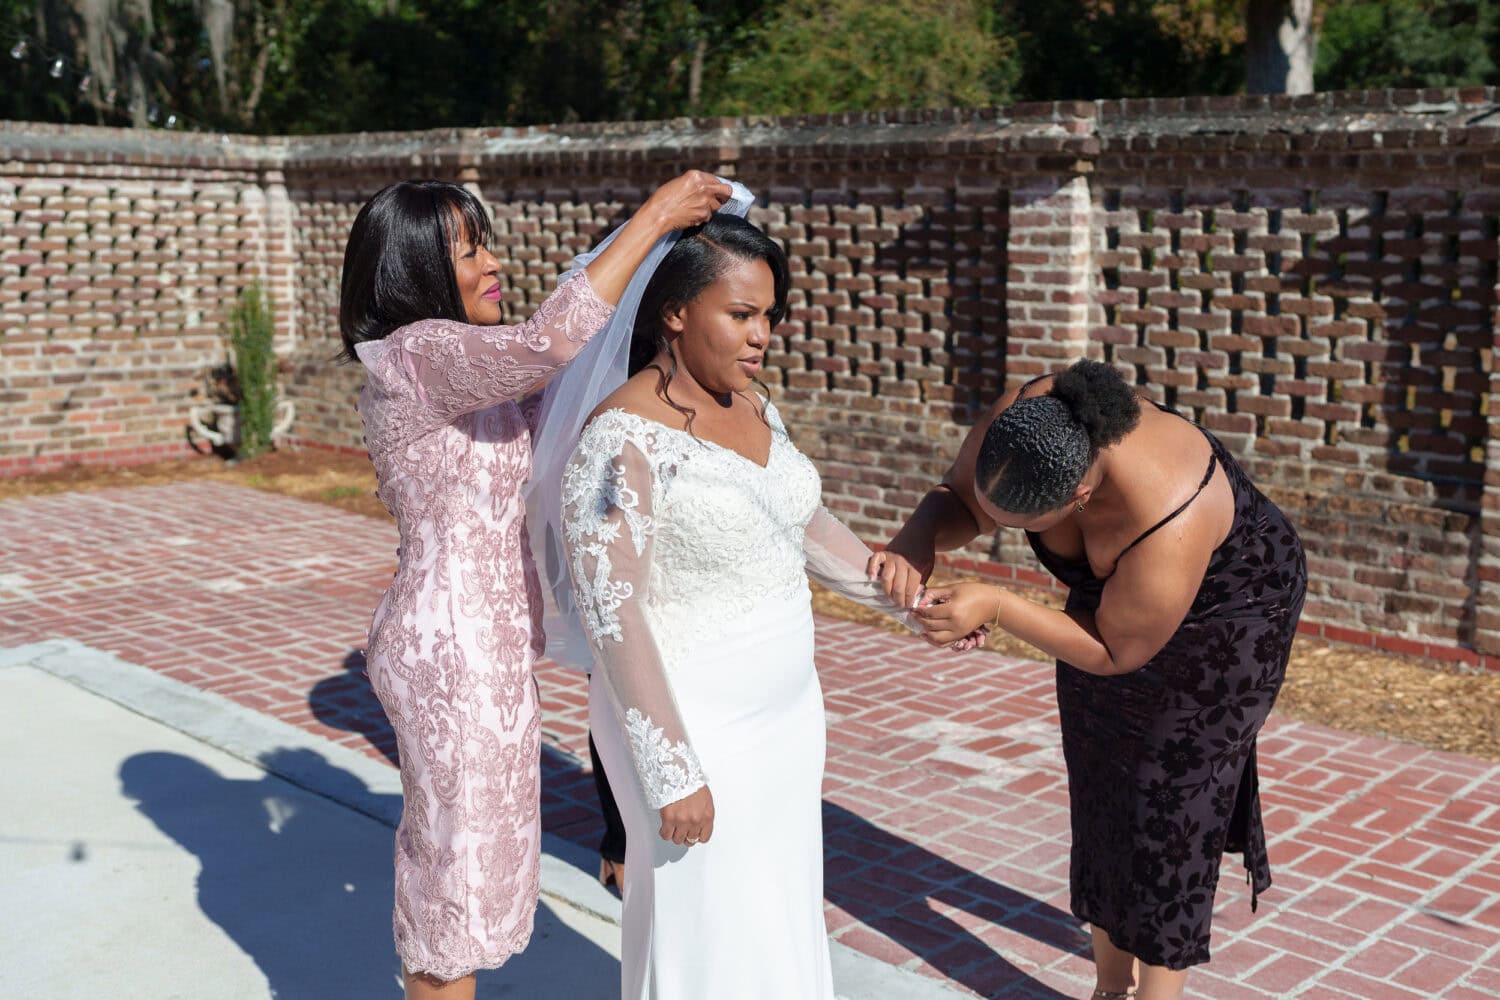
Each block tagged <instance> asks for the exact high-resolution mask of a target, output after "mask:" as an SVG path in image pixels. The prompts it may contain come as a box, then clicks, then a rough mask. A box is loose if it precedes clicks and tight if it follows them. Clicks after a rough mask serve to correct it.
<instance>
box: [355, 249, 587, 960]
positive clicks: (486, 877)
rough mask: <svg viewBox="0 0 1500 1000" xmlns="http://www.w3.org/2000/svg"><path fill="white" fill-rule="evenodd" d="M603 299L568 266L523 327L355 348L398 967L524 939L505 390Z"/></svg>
mask: <svg viewBox="0 0 1500 1000" xmlns="http://www.w3.org/2000/svg"><path fill="white" fill-rule="evenodd" d="M610 313H611V309H610V307H609V306H608V305H607V304H606V303H604V302H603V301H601V300H600V299H599V297H598V296H597V295H595V294H594V292H593V288H592V286H591V285H590V284H589V282H588V280H587V277H586V276H582V277H579V278H575V279H573V280H570V281H568V282H567V283H566V284H565V285H563V286H562V287H561V288H559V289H558V290H557V292H555V293H554V294H553V295H552V296H551V297H550V298H548V299H547V301H546V302H544V303H543V304H542V306H541V308H539V309H538V310H537V312H536V314H535V315H534V316H533V317H532V318H531V319H530V320H528V321H527V322H526V323H523V324H521V325H519V326H514V327H475V326H468V325H465V324H461V323H452V322H447V321H438V320H430V321H424V322H421V323H415V324H412V325H411V326H407V327H403V328H402V329H399V330H396V331H395V332H393V333H392V334H391V335H390V336H389V337H387V338H385V339H384V340H380V341H371V342H369V343H364V344H360V345H358V347H357V351H358V354H359V357H360V360H361V361H362V362H363V363H364V364H365V367H366V369H367V375H368V379H367V383H366V385H365V388H364V391H363V392H362V393H361V395H360V402H359V410H360V416H361V418H362V419H363V421H364V427H365V442H366V445H367V446H368V448H369V450H370V457H371V460H372V461H373V462H374V464H375V470H376V473H377V474H378V476H379V481H380V490H379V493H380V498H381V500H382V501H383V502H384V503H385V505H386V507H387V508H389V510H390V511H391V513H392V514H393V515H395V517H396V522H397V526H398V528H399V529H400V535H401V548H400V550H399V552H398V566H397V569H396V574H395V577H394V578H393V579H392V581H391V584H390V587H389V588H388V589H387V590H386V593H385V596H384V598H383V599H382V600H381V603H380V607H379V608H378V609H377V610H376V612H375V616H374V620H373V621H372V622H371V626H370V638H369V642H368V648H367V650H366V653H365V658H366V662H367V667H368V671H369V676H370V683H371V686H372V687H373V688H374V691H375V694H376V697H378V698H379V699H380V703H381V706H382V707H383V708H384V709H385V713H386V716H387V717H388V718H389V719H390V722H391V727H392V729H394V731H395V734H396V740H397V743H398V745H399V748H400V764H401V786H402V793H403V809H402V815H401V822H400V825H399V826H398V827H397V831H396V858H395V913H394V919H393V924H394V931H395V937H396V950H397V952H398V953H399V954H400V956H401V959H402V961H403V962H404V963H405V965H406V967H407V969H408V970H409V971H412V972H422V973H430V974H432V975H434V976H437V977H439V978H442V979H450V980H451V979H457V978H460V977H462V976H465V975H467V974H469V973H470V972H473V971H474V970H476V969H481V968H494V967H495V966H498V965H500V964H501V963H503V962H504V961H505V960H506V959H507V958H509V957H510V956H511V955H512V954H514V953H515V952H517V951H519V950H521V949H522V948H524V947H525V946H526V943H527V941H528V940H529V939H530V937H531V930H532V918H533V913H534V912H535V909H536V899H537V891H538V885H539V877H540V869H539V848H540V839H541V828H540V822H539V816H538V808H539V803H540V780H539V771H538V763H539V755H540V752H541V728H540V720H539V713H538V705H537V698H536V687H535V683H534V682H533V680H532V677H531V667H532V663H533V662H534V660H535V659H536V657H537V656H538V655H539V654H540V653H541V649H542V641H543V637H542V634H541V630H540V610H541V588H540V583H539V581H538V579H537V574H536V570H535V568H534V566H533V565H532V562H531V559H530V552H531V547H530V545H529V544H528V543H527V538H526V525H525V506H524V504H523V503H522V502H521V497H520V490H521V486H522V484H523V483H525V481H526V479H527V477H528V476H529V475H530V472H531V444H530V433H529V431H528V428H527V424H526V420H525V419H524V417H523V415H522V411H521V409H520V408H519V407H518V406H517V405H516V402H515V400H517V399H518V398H519V397H520V396H521V395H522V394H523V393H524V392H525V391H526V390H528V389H530V388H532V387H534V386H535V384H536V383H537V382H538V381H539V380H541V379H543V378H545V377H546V376H547V375H549V374H550V373H552V372H555V371H556V370H557V369H558V368H559V367H560V366H561V365H562V364H564V363H565V362H567V361H568V360H569V359H570V358H571V357H572V356H573V354H575V353H576V352H577V351H578V349H579V348H580V347H581V346H582V343H584V342H585V341H586V340H587V338H588V336H589V334H590V333H592V332H593V331H596V330H598V329H599V328H600V327H602V326H603V325H604V323H605V322H606V321H607V320H608V318H609V316H610Z"/></svg>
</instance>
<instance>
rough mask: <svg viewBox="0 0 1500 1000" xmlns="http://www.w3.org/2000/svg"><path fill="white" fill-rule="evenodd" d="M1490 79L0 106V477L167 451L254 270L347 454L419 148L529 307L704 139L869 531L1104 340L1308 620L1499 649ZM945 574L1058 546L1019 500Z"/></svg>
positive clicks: (781, 389)
mask: <svg viewBox="0 0 1500 1000" xmlns="http://www.w3.org/2000/svg"><path fill="white" fill-rule="evenodd" d="M1496 103H1497V101H1496V93H1495V92H1494V91H1492V90H1489V89H1484V88H1479V89H1471V90H1462V91H1423V92H1402V91H1389V92H1373V93H1368V94H1335V95H1313V96H1311V97H1304V98H1295V99H1292V98H1261V97H1253V98H1234V99H1228V98H1224V99H1220V98H1213V99H1174V100H1152V101H1140V102H1129V101H1127V102H1097V103H1083V102H1068V103H1060V104H1044V105H1024V106H1016V107H1012V108H1003V109H984V110H979V111H940V112H925V111H924V112H890V113H867V114H850V115H833V116H821V117H814V116H800V117H795V118H786V119H776V120H747V121H743V122H733V121H723V120H705V121H700V122H691V123H683V122H673V123H627V124H618V123H616V124H597V125H578V126H559V127H557V128H536V129H525V130H510V129H488V130H477V129H476V130H439V131H434V132H430V133H421V134H386V135H372V136H359V137H345V136H334V137H310V138H270V139H251V138H239V139H234V140H225V139H220V138H217V137H202V136H177V135H171V136H169V135H162V134H146V135H143V134H141V133H136V132H131V131H129V130H110V129H87V128H61V127H53V126H34V125H17V124H4V123H0V163H3V164H4V165H5V166H4V168H3V170H0V377H3V380H4V381H3V385H0V400H3V402H4V404H5V406H6V415H7V417H13V419H12V420H10V422H9V423H8V424H7V425H6V426H5V427H4V428H3V429H0V474H4V473H6V472H9V473H14V472H17V471H23V470H25V469H34V468H40V467H46V466H48V465H53V464H59V463H62V462H69V461H89V460H100V461H102V460H109V461H121V460H130V459H136V458H142V457H148V456H150V455H152V454H159V453H161V452H162V450H163V449H173V448H178V447H180V442H181V440H182V432H183V424H184V422H185V410H186V406H187V404H188V402H189V401H190V400H191V393H192V390H193V389H194V388H195V387H196V386H197V385H198V384H199V383H200V381H201V377H202V373H203V371H204V370H205V369H206V368H207V367H208V366H209V365H211V364H213V363H215V362H217V361H219V360H222V358H223V346H222V340H221V337H220V326H221V324H222V319H223V315H224V310H225V308H226V307H227V306H228V304H229V302H230V301H231V300H232V297H233V295H234V294H235V293H236V292H237V291H238V289H239V288H240V287H242V286H243V284H244V283H245V282H246V281H248V279H249V278H250V277H251V276H259V277H261V278H262V279H263V280H264V281H266V283H267V285H268V287H269V288H271V289H272V292H273V295H274V296H275V298H276V304H277V308H278V322H279V327H280V331H281V334H282V336H281V339H280V340H279V341H278V343H279V345H280V347H281V349H282V350H283V351H284V352H285V353H286V355H287V359H288V363H289V370H288V372H287V376H286V380H285V388H286V390H287V392H288V394H289V395H291V396H292V397H293V398H295V400H296V402H297V407H298V423H297V426H296V429H295V434H296V438H297V440H298V441H300V442H303V443H309V444H316V445H320V446H324V447H338V448H352V449H357V448H359V447H360V431H359V424H358V419H357V415H356V414H355V412H354V410H353V402H354V398H355V394H356V392H357V391H358V388H359V385H360V383H361V381H362V372H361V370H360V369H359V367H358V366H356V365H337V364H334V363H333V361H332V359H333V358H334V356H335V355H336V354H337V353H338V350H339V346H340V345H339V341H338V333H337V310H338V283H339V273H340V267H341V265H342V258H343V247H344V241H345V240H346V238H347V234H348V231H349V226H350V223H351V222H352V221H353V217H354V213H355V211H356V210H357V208H358V206H359V205H360V204H362V203H363V202H364V201H365V200H366V199H368V198H369V196H370V195H371V194H373V193H374V192H375V191H376V190H378V189H379V188H380V187H382V186H384V185H385V184H387V183H390V182H391V181H394V180H398V179H401V178H403V177H416V176H436V177H444V178H448V179H452V180H456V181H458V182H460V183H463V184H465V185H467V186H469V187H470V188H471V189H472V190H475V191H476V192H478V193H479V194H480V195H481V196H482V198H483V199H484V200H485V202H486V203H487V204H488V205H489V206H490V207H491V208H492V209H493V211H494V214H495V240H494V246H495V249H496V251H497V252H498V253H499V256H500V257H501V259H502V261H503V267H504V271H503V274H502V281H503V282H504V285H505V292H504V294H505V302H506V309H507V318H508V319H510V320H519V319H522V318H524V317H525V316H526V315H528V314H529V313H530V312H531V310H533V309H534V308H535V307H536V305H537V303H538V302H540V300H541V299H542V298H543V297H544V296H545V295H546V294H547V292H548V291H549V290H550V289H551V288H552V287H553V283H554V281H555V276H556V274H557V273H558V271H559V270H560V269H561V268H562V267H563V266H565V265H566V263H567V261H568V260H569V259H570V258H571V257H572V255H573V254H574V253H576V252H578V251H579V250H582V249H585V248H587V247H588V246H589V245H591V244H592V243H593V242H595V241H596V240H597V239H598V238H599V237H600V236H601V235H602V234H603V233H605V232H607V231H608V230H609V229H610V228H611V227H612V226H613V225H615V224H617V223H618V222H619V221H621V220H622V219H623V218H624V217H625V215H626V214H627V213H628V212H629V211H630V210H631V209H632V208H633V207H634V206H636V205H638V204H640V202H641V201H642V200H643V199H644V198H645V196H646V195H647V193H648V192H649V191H650V190H651V188H652V187H653V186H654V185H655V184H656V183H659V182H660V181H661V180H662V179H664V178H666V177H669V176H671V175H672V174H674V173H676V172H678V171H680V170H682V169H684V168H686V167H689V166H696V167H704V168H709V169H714V170H717V171H718V172H720V173H724V174H728V175H733V176H735V177H738V178H739V179H741V180H743V181H745V183H746V184H748V185H749V186H750V187H751V188H752V189H753V190H755V191H757V192H758V193H759V194H760V195H761V201H760V204H759V205H758V207H757V208H756V209H755V212H754V216H753V218H754V219H755V221H757V222H758V223H759V224H761V225H762V226H764V227H765V228H766V229H767V230H768V231H769V232H770V233H771V234H772V236H773V237H775V238H776V239H778V240H780V241H781V242H782V243H783V245H784V246H786V248H787V250H788V252H789V255H790V258H791V266H792V283H793V290H792V308H791V315H790V317H789V319H788V320H787V322H786V323H785V324H784V325H783V326H782V327H781V328H780V329H779V330H778V331H777V335H776V338H775V343H774V344H773V348H772V351H771V354H770V358H769V360H770V364H769V366H768V369H767V371H766V373H765V379H766V381H767V382H768V383H770V384H771V386H772V387H773V390H774V392H775V394H776V397H777V399H778V401H779V402H780V404H781V406H782V409H783V412H784V413H785V414H786V415H787V418H788V422H789V423H790V424H791V426H792V428H793V433H794V435H795V436H796V437H797V440H798V442H799V444H800V445H801V446H802V447H803V448H804V449H805V450H806V451H807V452H808V453H809V454H810V455H811V456H812V457H813V458H814V460H815V461H816V462H817V463H818V464H819V467H820V468H821V470H822V472H823V474H824V480H825V496H826V499H827V502H828V503H829V505H830V506H831V507H833V508H834V509H835V510H836V511H838V513H839V514H840V515H841V516H842V517H844V518H845V519H846V520H847V521H848V522H849V523H850V524H851V526H852V527H853V528H854V529H855V530H856V531H857V532H859V533H860V534H861V535H863V536H865V537H866V538H868V539H870V540H872V541H877V542H878V541H883V540H884V539H886V538H888V537H889V536H890V535H891V534H892V533H893V532H894V531H895V530H896V529H897V528H898V527H899V526H900V524H901V522H902V520H903V519H904V516H905V514H906V512H907V511H909V510H910V509H911V508H912V507H913V506H915V504H916V503H917V502H918V501H919V500H920V498H921V496H922V495H923V493H924V492H925V491H926V490H927V488H928V487H929V486H930V485H931V484H932V483H933V482H934V481H935V480H937V479H938V477H940V476H941V475H942V473H943V471H944V469H945V468H946V467H947V465H948V463H949V461H951V458H952V455H953V454H954V452H955V451H956V449H957V446H958V443H959V441H960V440H961V439H962V437H963V435H964V433H965V432H966V431H967V429H968V427H969V426H971V424H972V423H973V422H974V421H975V420H977V419H978V418H979V416H980V414H981V413H982V412H983V409H984V408H985V407H986V406H988V405H989V404H990V403H991V401H992V400H994V399H995V398H997V397H998V396H999V394H1000V393H1001V391H1002V389H1003V388H1004V387H1014V386H1015V385H1017V384H1018V383H1019V382H1020V381H1022V380H1024V379H1025V378H1029V377H1031V376H1033V375H1036V374H1039V373H1042V372H1046V371H1050V370H1053V369H1055V368H1058V367H1060V366H1062V365H1065V364H1067V363H1068V362H1069V361H1071V360H1073V359H1076V358H1078V357H1081V356H1090V357H1095V358H1103V359H1106V360H1109V361H1111V362H1113V363H1115V364H1117V365H1119V366H1120V367H1121V368H1122V369H1123V370H1125V371H1127V372H1128V373H1129V374H1130V375H1131V376H1132V377H1133V378H1134V379H1135V380H1136V381H1137V382H1139V383H1140V385H1141V387H1142V389H1143V391H1145V392H1147V393H1148V394H1150V395H1152V396H1153V397H1154V398H1157V399H1160V400H1162V401H1164V402H1167V403H1169V404H1171V405H1173V406H1176V407H1178V408H1180V409H1182V410H1183V411H1184V412H1186V413H1188V414H1189V415H1191V416H1193V417H1194V418H1195V419H1197V420H1199V421H1201V422H1202V423H1203V424H1204V425H1205V426H1207V427H1209V428H1210V429H1211V430H1213V431H1214V432H1215V433H1216V434H1218V435H1220V436H1221V437H1222V438H1223V439H1224V440H1225V442H1226V443H1227V444H1228V445H1229V446H1230V447H1231V448H1232V449H1233V450H1234V451H1235V452H1236V453H1237V454H1238V455H1239V456H1240V457H1241V458H1242V460H1243V461H1244V462H1245V463H1246V465H1247V466H1248V467H1249V469H1250V471H1251V473H1252V475H1253V476H1254V477H1255V479H1256V481H1257V482H1258V483H1260V484H1261V485H1262V486H1263V488H1264V489H1265V490H1266V491H1267V492H1269V493H1271V494H1272V495H1273V496H1274V498H1275V499H1276V500H1277V501H1278V502H1279V503H1281V504H1282V505H1283V506H1284V507H1286V508H1287V509H1288V510H1289V511H1290V512H1291V513H1292V515H1293V516H1294V518H1295V519H1296V521H1297V524H1298V526H1299V530H1300V531H1301V532H1302V534H1303V537H1304V539H1305V540H1306V542H1307V543H1308V549H1309V557H1310V564H1311V566H1312V577H1313V581H1312V587H1311V592H1310V595H1309V603H1308V609H1307V616H1306V617H1307V621H1308V622H1309V623H1310V627H1312V628H1314V629H1315V630H1317V631H1320V632H1321V633H1323V634H1325V635H1329V636H1332V637H1335V638H1344V639H1351V640H1358V641H1364V642H1367V643H1373V642H1378V643H1379V644H1381V645H1383V646H1385V647H1386V648H1391V649H1399V650H1405V651H1410V652H1427V653H1433V652H1435V651H1436V652H1441V653H1443V654H1444V655H1452V656H1455V657H1458V658H1465V659H1469V660H1470V661H1471V662H1478V660H1477V657H1476V656H1475V655H1474V654H1475V652H1476V651H1477V652H1481V653H1500V590H1497V588H1500V527H1497V523H1496V517H1495V515H1494V514H1492V513H1490V512H1491V511H1500V496H1492V495H1491V494H1492V492H1493V491H1495V490H1500V475H1497V474H1496V473H1494V472H1487V470H1489V469H1490V468H1491V467H1492V465H1493V463H1492V462H1491V460H1490V458H1489V453H1490V452H1491V451H1492V450H1493V448H1494V446H1493V445H1492V444H1491V442H1492V441H1493V440H1494V438H1493V435H1492V434H1491V433H1490V422H1491V420H1493V419H1495V418H1494V417H1492V416H1491V414H1490V412H1489V406H1490V402H1489V401H1490V398H1491V393H1490V389H1491V382H1492V377H1493V376H1492V374H1491V372H1492V370H1493V367H1494V366H1493V351H1494V347H1495V343H1494V330H1495V324H1494V318H1493V314H1494V312H1495V307H1496V296H1495V289H1496V285H1497V275H1496V257H1497V253H1496V249H1497V244H1500V221H1497V220H1500V196H1497V193H1496V188H1497V186H1500V169H1497V167H1496V163H1497V162H1500V160H1497V152H1500V127H1496V126H1493V125H1491V124H1487V122H1488V118H1487V117H1486V114H1487V110H1488V109H1492V108H1493V107H1494V106H1495V104H1496ZM1496 454H1500V452H1497V453H1496ZM1492 538H1493V539H1495V540H1491V539H1492ZM949 570H951V571H954V572H963V573H968V572H980V573H984V574H989V575H993V576H997V577H999V578H1001V579H1020V580H1026V581H1033V582H1034V581H1037V580H1040V579H1042V578H1041V577H1040V575H1039V574H1038V573H1037V571H1036V567H1035V563H1034V560H1033V559H1032V557H1031V555H1030V553H1029V552H1028V551H1027V550H1026V547H1025V545H1024V543H1023V542H1022V541H1021V539H1020V538H1019V537H1018V536H1016V535H1015V534H1014V533H1001V534H1000V535H999V536H997V537H996V538H993V539H983V540H980V541H978V542H976V543H975V544H974V545H973V546H971V547H970V548H969V549H967V550H965V551H963V552H959V553H956V554H954V558H953V559H952V560H950V563H949Z"/></svg>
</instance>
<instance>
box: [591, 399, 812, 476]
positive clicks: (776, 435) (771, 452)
mask: <svg viewBox="0 0 1500 1000" xmlns="http://www.w3.org/2000/svg"><path fill="white" fill-rule="evenodd" d="M765 403H766V409H765V415H766V418H767V419H766V422H767V423H768V424H770V427H771V447H770V448H768V449H766V462H765V464H764V465H762V464H761V463H759V462H757V461H756V460H755V459H753V458H751V457H750V456H749V455H746V454H744V453H743V452H739V451H736V450H734V449H733V448H730V447H728V446H727V445H722V444H719V443H718V442H717V441H710V440H708V439H707V438H701V437H698V436H697V435H695V434H690V433H688V432H687V431H686V430H684V429H682V428H681V427H673V426H672V425H671V424H664V423H662V422H661V421H660V420H653V419H651V418H650V417H645V416H642V415H641V414H639V413H634V412H632V411H630V410H627V409H625V408H624V407H622V406H611V407H610V408H609V409H607V410H600V411H599V413H598V415H597V416H595V417H594V420H598V419H600V418H601V417H606V416H610V415H612V414H618V415H620V416H622V417H629V418H631V419H632V420H634V421H636V422H637V423H640V424H646V425H648V426H649V427H650V428H651V429H652V430H653V431H655V430H663V431H668V432H670V433H672V434H676V435H678V436H680V437H685V438H690V439H692V440H693V441H696V442H697V443H699V444H701V445H705V446H707V447H709V448H712V449H714V450H715V451H722V452H724V453H725V454H727V455H733V456H734V457H735V458H738V459H740V460H741V461H743V462H744V463H746V464H747V465H753V466H754V467H755V468H757V469H759V470H761V471H762V472H764V471H766V470H767V469H769V468H770V467H771V459H772V458H774V457H775V455H776V445H777V443H778V442H779V440H780V439H782V438H783V437H784V436H785V435H784V434H783V433H782V431H781V430H780V429H778V428H777V426H776V424H774V423H771V421H770V418H771V416H772V415H775V416H776V418H777V423H780V422H781V421H780V414H779V413H777V412H776V405H775V404H774V403H772V402H771V401H770V400H769V399H767V400H766V401H765ZM590 423H592V421H591V422H590Z"/></svg>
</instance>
